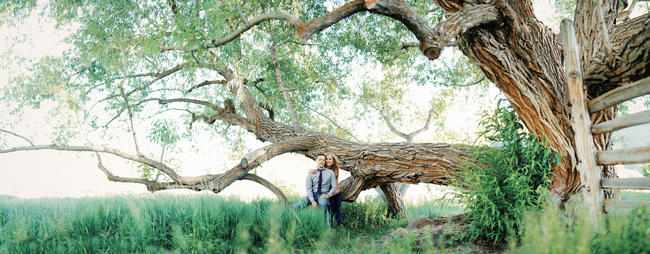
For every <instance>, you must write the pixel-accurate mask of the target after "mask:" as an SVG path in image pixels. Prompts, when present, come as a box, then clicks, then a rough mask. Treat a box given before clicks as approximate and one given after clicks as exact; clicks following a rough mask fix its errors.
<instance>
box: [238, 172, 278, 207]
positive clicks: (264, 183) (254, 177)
mask: <svg viewBox="0 0 650 254" xmlns="http://www.w3.org/2000/svg"><path fill="white" fill-rule="evenodd" d="M240 179H241V180H249V181H253V182H256V183H259V184H260V185H262V186H264V187H266V188H267V189H269V190H270V191H271V192H273V194H275V196H276V197H278V199H280V201H282V203H284V204H285V205H288V204H289V200H288V199H287V196H286V195H284V193H283V192H282V190H280V188H278V187H276V186H275V185H273V184H272V183H271V182H269V181H267V180H266V179H264V178H262V177H260V176H258V175H254V174H248V173H246V174H244V175H243V176H242V177H241V178H240Z"/></svg>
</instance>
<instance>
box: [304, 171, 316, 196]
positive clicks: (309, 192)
mask: <svg viewBox="0 0 650 254" xmlns="http://www.w3.org/2000/svg"><path fill="white" fill-rule="evenodd" d="M305 185H306V186H307V197H308V198H309V201H311V202H314V193H313V192H312V189H313V186H312V185H313V184H312V182H311V175H310V174H307V181H306V183H305Z"/></svg>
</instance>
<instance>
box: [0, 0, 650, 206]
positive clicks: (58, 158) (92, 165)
mask: <svg viewBox="0 0 650 254" xmlns="http://www.w3.org/2000/svg"><path fill="white" fill-rule="evenodd" d="M552 2H554V1H545V0H542V1H535V10H536V13H537V14H538V17H540V19H541V20H542V22H544V23H546V24H547V25H549V26H551V27H552V28H553V29H554V30H556V29H557V26H558V25H559V21H558V20H557V19H554V17H553V13H554V10H553V6H552ZM0 34H24V35H26V36H27V37H26V38H27V40H26V41H25V43H22V44H21V45H19V46H18V47H15V51H14V53H15V54H19V55H21V56H24V57H26V58H27V59H29V60H30V61H37V60H38V59H39V58H40V57H42V56H44V55H52V56H57V55H60V53H61V52H63V51H64V50H65V49H66V48H67V46H66V44H65V43H64V38H65V33H61V32H58V31H56V30H55V29H54V27H53V26H52V24H48V23H47V22H46V20H44V19H41V18H38V17H35V16H32V17H28V18H27V19H26V20H25V22H23V24H22V25H20V26H18V27H16V28H7V27H0ZM9 43H10V41H9V40H8V39H6V37H5V39H3V40H2V41H0V48H3V49H6V48H8V47H9ZM30 61H28V62H26V63H24V64H25V65H28V64H31V63H33V62H30ZM25 65H23V66H25ZM21 70H22V67H21V66H18V65H15V64H13V65H12V64H11V63H8V64H7V65H4V66H0V87H4V86H6V85H7V84H8V82H9V77H10V75H11V74H12V73H16V72H20V71H21ZM416 93H417V91H416ZM488 94H489V95H488V96H486V98H483V100H486V101H494V102H496V99H495V98H497V97H499V95H498V94H499V92H498V91H497V90H496V89H495V88H494V87H493V88H492V90H490V92H489V93H488ZM413 96H415V97H417V96H418V95H413ZM416 100H420V101H428V98H417V99H416ZM459 100H460V99H459ZM488 104H489V103H488ZM43 108H44V109H47V108H48V105H44V106H43ZM480 112H481V109H479V108H476V107H475V106H473V105H472V104H471V103H467V102H465V103H463V102H462V100H460V101H459V102H458V103H454V104H453V106H452V107H451V108H450V109H449V110H447V111H446V113H445V114H444V115H443V116H442V117H444V118H445V125H446V126H447V127H448V128H450V129H454V130H458V131H459V132H462V133H473V131H474V130H475V128H476V126H475V124H474V123H476V121H477V119H478V117H479V114H480ZM25 114H26V119H28V120H27V121H25V122H24V123H18V124H17V126H19V128H20V131H22V132H25V133H36V134H34V135H36V137H40V136H39V133H45V132H49V130H43V129H42V126H48V121H50V119H48V117H47V116H45V114H46V113H44V111H43V110H27V111H26V112H25ZM0 119H9V117H8V112H7V108H6V107H0ZM0 121H2V120H0ZM468 123H469V124H470V125H472V126H468ZM414 125H421V124H420V123H414ZM646 128H647V127H646ZM43 137H45V136H43ZM0 138H5V139H6V140H7V142H8V143H9V144H12V145H26V144H25V143H24V142H23V141H21V140H20V139H16V138H13V137H11V136H7V135H4V136H0ZM393 141H400V140H399V138H395V140H393ZM433 141H434V142H435V140H433ZM117 143H118V146H124V147H127V146H130V140H128V139H124V140H119V139H118V140H117ZM259 144H261V143H259ZM198 146H199V147H207V146H214V143H210V142H203V143H200V144H199V145H198ZM258 147H259V146H258ZM258 147H250V149H251V150H252V149H255V148H258ZM200 150H201V149H198V150H197V151H195V152H193V153H188V155H187V156H188V157H184V158H185V159H184V160H183V162H181V163H182V164H183V168H186V169H188V170H187V171H184V172H183V173H184V174H186V175H199V174H203V173H206V170H210V169H215V168H217V169H224V168H229V167H230V166H232V161H233V160H232V159H230V160H229V159H224V154H225V153H226V152H227V151H221V152H217V153H213V154H206V153H202V152H201V151H200ZM109 157H110V156H109ZM106 160H107V163H106V164H107V165H111V166H112V167H113V168H115V169H118V170H126V171H131V172H132V170H129V168H130V166H131V165H129V164H127V163H124V162H123V161H120V160H116V159H111V158H106ZM96 165H97V161H96V159H95V158H94V156H93V155H92V154H91V153H74V152H59V151H30V152H16V153H10V154H0V196H3V195H5V196H15V197H20V198H41V197H83V196H107V195H115V194H120V195H133V194H143V195H144V194H146V193H148V192H147V191H146V189H145V187H144V186H143V185H139V184H126V183H114V182H110V181H108V180H107V179H106V176H105V175H104V174H103V173H102V172H101V171H99V169H98V168H97V166H96ZM313 165H314V162H313V161H311V160H310V159H308V158H306V157H304V156H301V155H296V154H285V155H282V156H278V157H276V158H274V159H272V160H270V161H268V162H266V163H265V164H264V165H262V166H261V167H259V168H258V169H257V170H256V172H257V174H259V175H260V176H262V177H264V178H266V179H267V180H269V181H271V182H273V183H275V184H277V185H279V186H284V187H283V188H285V189H287V190H290V191H294V192H295V193H304V192H305V191H304V187H303V182H304V177H305V174H306V172H307V169H309V168H312V167H313ZM345 173H347V172H345ZM345 173H344V176H343V178H345ZM447 190H448V189H446V188H442V187H436V186H432V185H419V186H417V187H412V188H411V190H409V195H407V198H408V199H409V200H411V201H417V200H419V199H423V198H424V197H430V196H441V195H443V193H442V192H443V191H447ZM170 193H174V194H190V193H195V192H193V191H172V192H170ZM365 193H366V194H364V195H362V198H364V196H368V197H371V196H373V195H374V191H367V192H365ZM219 195H220V196H238V197H240V198H242V199H244V200H250V199H254V198H259V197H268V198H273V197H274V196H273V194H272V193H271V192H270V191H268V190H267V189H265V188H264V187H262V186H259V185H257V184H255V183H252V182H245V181H243V182H242V181H239V182H236V183H234V184H233V185H232V186H230V187H228V188H227V189H226V190H224V191H223V192H222V193H220V194H219Z"/></svg>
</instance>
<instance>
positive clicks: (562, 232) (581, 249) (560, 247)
mask: <svg viewBox="0 0 650 254" xmlns="http://www.w3.org/2000/svg"><path fill="white" fill-rule="evenodd" d="M579 210H581V211H585V209H579ZM525 217H526V218H525V219H524V222H523V225H522V227H521V235H522V237H521V241H520V242H519V241H517V240H516V239H515V237H512V238H511V239H510V246H511V247H510V252H512V253H526V254H529V253H530V254H536V253H540V254H541V253H576V254H581V253H616V254H619V253H620V254H623V253H650V211H648V210H647V209H646V208H645V207H637V208H635V209H632V210H631V211H629V212H627V213H620V214H619V213H614V214H607V215H606V216H604V218H603V221H601V226H600V229H599V232H594V229H593V227H592V225H591V222H590V220H589V219H588V217H587V215H586V214H577V215H573V216H567V215H565V214H564V213H563V212H562V211H560V210H559V209H558V208H557V207H556V206H555V205H554V203H553V202H550V201H547V205H545V207H544V209H542V210H537V211H531V212H529V213H528V214H527V215H526V216H525Z"/></svg>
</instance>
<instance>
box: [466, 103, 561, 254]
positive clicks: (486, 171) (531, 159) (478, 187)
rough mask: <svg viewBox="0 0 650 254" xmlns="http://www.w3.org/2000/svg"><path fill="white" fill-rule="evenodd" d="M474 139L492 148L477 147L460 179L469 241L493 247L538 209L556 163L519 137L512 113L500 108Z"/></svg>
mask: <svg viewBox="0 0 650 254" xmlns="http://www.w3.org/2000/svg"><path fill="white" fill-rule="evenodd" d="M479 126H481V127H482V128H484V130H483V131H482V132H481V133H479V137H482V138H484V139H485V140H486V141H488V142H491V143H492V144H496V145H495V146H496V147H487V146H482V147H478V148H476V150H475V151H474V154H473V157H474V159H475V164H473V165H471V166H468V167H467V170H465V171H464V172H463V173H462V174H461V178H460V179H461V180H462V182H461V183H460V184H463V185H464V186H466V187H467V188H466V189H465V190H463V193H462V196H463V201H464V203H465V204H466V210H467V211H468V213H467V217H466V218H467V222H468V230H467V231H466V232H465V235H464V236H463V237H464V238H465V239H467V240H470V241H487V242H492V243H498V242H502V241H504V239H505V237H506V236H507V233H508V231H513V232H518V228H519V224H520V221H521V219H522V216H523V213H524V212H525V211H526V209H527V208H529V207H536V206H538V205H539V204H540V203H541V201H542V198H541V195H540V194H541V193H542V191H543V190H545V189H547V188H548V187H549V186H550V183H551V167H552V165H553V164H554V163H557V162H558V161H559V159H560V158H561V157H560V155H559V154H557V153H553V152H552V151H551V149H549V148H548V145H547V144H545V143H544V142H540V141H539V139H538V137H536V136H535V135H533V134H528V133H526V132H524V130H523V125H522V124H521V123H520V121H519V118H518V117H517V115H516V114H515V112H514V110H513V109H512V108H510V107H500V106H498V107H497V109H496V110H495V111H494V113H493V114H491V115H488V114H484V116H483V119H482V120H481V122H480V123H479Z"/></svg>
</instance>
